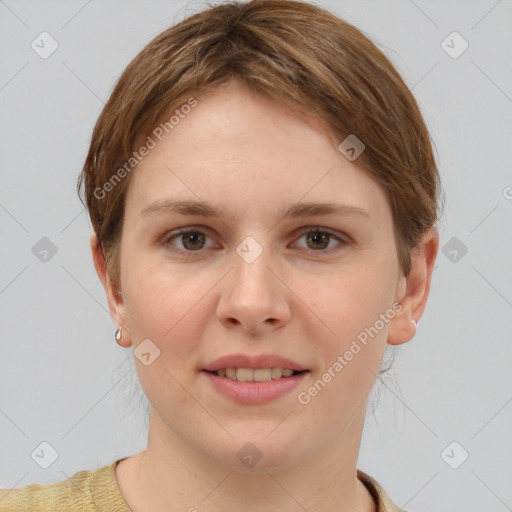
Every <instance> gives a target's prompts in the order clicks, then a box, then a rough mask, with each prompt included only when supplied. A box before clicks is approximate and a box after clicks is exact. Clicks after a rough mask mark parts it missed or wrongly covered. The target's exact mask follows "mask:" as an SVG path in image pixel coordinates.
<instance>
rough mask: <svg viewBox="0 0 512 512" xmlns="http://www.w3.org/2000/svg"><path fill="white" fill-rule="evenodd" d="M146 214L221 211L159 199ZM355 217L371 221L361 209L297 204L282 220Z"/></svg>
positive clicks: (207, 214)
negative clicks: (312, 217)
mask: <svg viewBox="0 0 512 512" xmlns="http://www.w3.org/2000/svg"><path fill="white" fill-rule="evenodd" d="M148 213H163V214H167V213H178V214H180V215H199V216H202V217H218V218H221V217H222V210H221V209H220V208H217V207H216V206H214V205H212V204H210V203H208V202H205V201H190V200H187V201H180V200H172V199H161V200H159V201H155V202H154V203H151V204H150V205H149V206H147V207H146V208H144V209H143V210H142V211H141V214H142V215H145V214H148ZM333 214H337V215H355V216H359V217H361V218H363V219H365V220H371V218H372V217H371V215H370V214H369V213H368V212H367V211H366V210H363V209H362V208H359V207H357V206H350V205H346V204H336V203H312V202H307V203H298V204H296V205H294V206H292V207H291V208H289V209H288V211H287V212H286V213H285V214H284V218H298V217H308V216H315V215H333Z"/></svg>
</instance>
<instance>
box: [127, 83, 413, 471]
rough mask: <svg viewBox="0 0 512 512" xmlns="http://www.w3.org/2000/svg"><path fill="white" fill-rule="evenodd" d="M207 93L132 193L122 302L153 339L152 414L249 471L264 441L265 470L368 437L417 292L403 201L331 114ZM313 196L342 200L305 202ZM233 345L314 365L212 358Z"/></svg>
mask: <svg viewBox="0 0 512 512" xmlns="http://www.w3.org/2000/svg"><path fill="white" fill-rule="evenodd" d="M196 99H197V101H198V103H197V106H195V107H194V108H192V109H190V110H191V111H190V113H188V114H187V115H184V116H182V117H183V118H182V117H181V116H180V120H179V123H178V124H176V125H175V126H174V128H173V129H172V131H171V132H170V134H169V135H166V136H165V137H163V138H162V140H161V141H158V139H157V138H155V137H153V138H154V139H155V141H156V142H157V145H156V147H155V148H153V149H151V150H150V151H149V154H148V155H147V156H146V157H144V158H143V160H142V161H141V162H140V164H139V165H138V167H137V169H136V170H134V171H133V175H132V176H131V177H130V180H131V181H130V185H129V189H128V194H127V198H126V199H127V200H126V210H125V219H124V225H123V233H122V241H121V253H120V266H121V274H120V275H121V281H120V285H121V288H122V299H121V302H120V303H119V304H118V312H119V315H120V316H119V319H120V320H119V321H120V323H121V325H124V326H125V331H124V336H128V335H129V336H130V337H131V341H132V343H133V347H134V349H135V353H136V354H138V355H140V354H139V352H143V353H145V354H146V355H144V356H142V357H141V358H140V359H139V358H136V365H137V371H138V375H139V378H140V381H141V384H142V387H143V389H144V392H145V393H146V395H147V397H148V400H149V402H150V404H151V407H152V416H151V421H152V425H151V426H150V429H151V428H153V429H154V431H155V432H156V431H158V432H159V435H160V436H161V437H162V439H167V440H169V441H172V440H178V439H179V440H180V442H184V443H186V444H187V446H189V447H192V448H193V449H196V450H197V451H198V452H199V453H201V454H202V455H205V454H207V455H208V456H210V457H212V458H213V460H214V461H216V462H218V463H221V464H224V465H226V466H228V467H231V468H237V469H238V470H241V469H243V468H244V464H245V465H246V466H247V467H249V466H248V465H247V464H246V463H245V462H243V457H240V454H242V455H246V454H249V455H251V453H250V452H251V450H254V452H255V453H261V455H262V458H261V460H260V461H259V462H258V464H257V465H256V468H255V470H257V469H268V468H271V467H272V468H277V467H280V468H285V467H288V466H292V465H296V464H300V463H302V462H303V461H306V460H312V459H313V458H314V457H321V456H325V454H326V453H332V452H333V451H334V452H336V450H340V449H341V447H342V446H346V445H343V443H342V440H343V439H346V438H347V435H348V436H349V437H350V433H351V432H352V433H353V434H354V436H355V437H357V433H358V434H360V430H361V428H362V422H363V417H364V411H365V405H366V401H367V398H368V394H369V392H370V390H371V387H372V385H373V383H374V381H375V378H376V374H377V373H378V370H379V367H380V364H381V360H382V356H383V351H384V349H385V346H386V340H387V336H388V330H389V329H390V326H392V325H393V323H394V322H396V321H397V320H396V317H397V316H399V314H398V310H399V308H400V306H398V307H397V306H396V304H395V307H393V304H394V303H395V301H397V302H398V301H400V300H401V299H402V298H403V294H404V290H405V286H404V284H405V279H404V278H403V277H401V273H400V271H399V265H398V258H397V252H396V248H395V242H394V235H393V219H392V214H391V209H390V206H389V204H388V201H387V199H386V196H385V194H384V191H383V189H382V188H381V187H380V186H379V185H378V184H377V183H376V182H374V181H373V180H372V179H370V178H369V177H368V176H367V175H366V174H365V173H363V172H362V171H361V170H360V169H359V168H358V167H357V159H356V160H354V161H350V160H349V159H347V158H346V157H345V156H344V155H343V154H341V153H340V152H339V151H338V150H337V144H339V143H340V142H341V140H339V141H332V140H330V139H329V138H328V137H327V136H326V135H325V133H324V132H323V131H322V130H321V129H320V128H319V126H318V125H316V124H315V123H306V122H305V121H304V120H301V119H299V118H298V117H296V116H295V115H294V114H293V113H292V112H290V111H288V110H286V109H284V108H282V107H279V106H277V105H276V104H274V103H273V102H271V101H269V100H266V99H263V98H261V97H258V96H254V95H252V94H251V93H250V92H248V91H247V90H246V89H244V88H243V87H241V86H239V85H237V84H231V86H230V87H229V88H222V89H219V90H217V91H214V92H212V91H210V92H209V93H207V94H205V95H203V96H199V97H197V98H196ZM187 111H188V109H187ZM164 133H165V132H164ZM175 202H189V203H191V204H192V203H194V204H197V205H203V209H204V210H206V208H204V205H206V203H207V204H208V206H209V207H211V208H214V209H215V211H216V212H218V215H217V216H216V215H207V214H206V213H208V212H206V211H203V212H201V211H200V209H199V208H196V210H197V211H196V212H195V213H194V212H192V211H191V210H190V209H188V210H187V209H186V208H182V209H181V210H180V209H178V208H173V207H172V203H175ZM313 203H314V204H330V205H333V206H334V207H335V208H339V210H338V211H334V212H332V213H328V214H322V213H321V212H320V211H317V212H316V213H315V211H314V208H310V209H309V211H308V209H306V208H304V207H303V205H305V204H308V205H310V204H313ZM289 211H291V213H290V214H287V213H288V212H289ZM293 213H295V215H294V214H293ZM185 228H186V229H190V230H192V231H193V233H192V234H188V235H184V234H178V230H180V229H185ZM397 308H398V309H397ZM393 317H395V320H392V319H393ZM365 329H366V331H365ZM365 332H366V337H365V335H364V334H363V333H365ZM128 333H129V334H128ZM369 333H371V335H370V334H369ZM365 338H366V339H365ZM363 339H365V343H363V341H362V340H363ZM143 340H150V341H149V342H148V341H144V343H145V345H141V347H140V348H139V349H137V347H138V346H139V344H140V343H141V342H143ZM156 347H157V348H156ZM357 347H359V350H358V348H357ZM158 350H159V355H158V357H156V358H155V355H157V354H158ZM148 354H149V355H148ZM350 354H352V356H350ZM230 355H246V356H248V357H249V358H250V357H257V356H260V355H267V356H276V357H277V356H279V357H282V358H286V359H288V360H290V361H292V362H293V363H295V364H296V365H298V366H299V367H300V368H303V369H305V370H307V371H306V372H304V373H301V374H300V375H299V376H297V377H285V376H283V377H281V379H279V380H278V379H276V380H274V381H270V382H266V383H265V382H264V383H263V384H255V383H247V382H246V383H244V382H240V383H239V384H237V383H236V382H235V381H233V380H230V381H228V382H226V381H227V378H226V377H221V376H213V375H212V374H209V373H208V372H207V371H205V368H207V367H210V365H212V363H214V362H215V361H216V360H217V359H219V358H221V357H224V356H230ZM141 359H142V360H141ZM337 362H338V364H336V363H337ZM144 363H146V364H144ZM148 363H149V364H148ZM219 364H220V366H221V367H226V364H223V363H219ZM228 365H230V366H232V365H235V363H228ZM236 366H238V367H241V368H244V367H251V366H252V367H259V368H260V369H262V368H261V367H266V368H269V367H272V366H274V367H287V366H291V364H287V363H279V362H272V361H264V360H260V361H258V360H250V359H249V360H248V362H246V363H243V362H241V363H239V364H236ZM340 366H341V368H340ZM256 375H257V378H268V375H269V374H268V372H265V371H261V372H256ZM274 375H277V373H275V374H274ZM326 375H327V376H326ZM238 376H239V377H240V378H242V379H244V378H251V377H252V373H251V372H244V371H242V372H239V375H238ZM248 376H249V377H248ZM329 376H330V378H329ZM285 379H290V380H288V381H285ZM318 381H321V383H320V384H319V382H318ZM315 382H316V383H317V385H316V388H315ZM283 384H284V385H283ZM249 387H251V388H253V390H252V392H247V389H248V388H249ZM257 387H259V388H260V390H259V391H258V390H255V388H257ZM263 388H265V389H263ZM226 390H231V391H226ZM276 390H280V392H281V394H279V393H278V394H277V396H272V393H277V391H276ZM315 390H316V392H315ZM150 435H151V434H150ZM248 442H250V443H252V444H253V445H254V446H255V447H256V448H254V447H249V446H246V443H248ZM240 450H242V451H240ZM244 450H245V451H244ZM237 454H238V457H237Z"/></svg>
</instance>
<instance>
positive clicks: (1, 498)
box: [0, 461, 130, 512]
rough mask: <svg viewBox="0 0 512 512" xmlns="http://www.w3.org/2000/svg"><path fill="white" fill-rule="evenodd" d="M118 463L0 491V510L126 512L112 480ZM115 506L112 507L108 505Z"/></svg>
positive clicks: (127, 511) (5, 511)
mask: <svg viewBox="0 0 512 512" xmlns="http://www.w3.org/2000/svg"><path fill="white" fill-rule="evenodd" d="M117 462H118V461H115V462H113V463H112V464H109V465H108V466H103V467H101V468H99V469H96V470H86V471H79V472H77V473H75V474H74V475H73V476H71V477H70V478H68V479H66V480H62V481H60V482H55V483H52V484H48V485H41V484H29V485H26V486H25V487H19V488H17V489H0V511H2V512H14V511H28V510H30V511H32V512H43V511H44V512H47V511H49V510H51V511H52V512H61V511H62V512H64V511H65V512H75V511H76V512H93V511H94V512H98V511H101V510H107V509H105V507H104V505H105V504H108V506H109V508H108V510H111V511H114V510H115V511H116V512H117V511H119V512H130V511H129V509H128V507H127V506H126V503H124V500H123V499H122V497H121V495H120V493H119V488H118V487H117V483H116V478H115V466H116V464H117ZM113 504H114V505H115V504H117V506H116V508H112V505H113Z"/></svg>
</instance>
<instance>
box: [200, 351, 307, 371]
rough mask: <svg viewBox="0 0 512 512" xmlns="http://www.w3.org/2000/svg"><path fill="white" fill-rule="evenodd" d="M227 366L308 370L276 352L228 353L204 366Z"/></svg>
mask: <svg viewBox="0 0 512 512" xmlns="http://www.w3.org/2000/svg"><path fill="white" fill-rule="evenodd" d="M226 368H248V369H252V370H258V369H265V368H286V369H289V370H294V371H296V372H302V371H305V370H307V368H305V367H303V366H302V365H300V364H299V363H297V362H295V361H292V360H291V359H288V358H286V357H282V356H279V355H276V354H260V355H257V356H250V355H248V354H231V355H226V356H222V357H220V358H218V359H216V360H215V361H213V362H211V363H209V364H208V365H206V366H205V367H204V368H203V370H205V371H208V372H216V371H217V370H225V369H226Z"/></svg>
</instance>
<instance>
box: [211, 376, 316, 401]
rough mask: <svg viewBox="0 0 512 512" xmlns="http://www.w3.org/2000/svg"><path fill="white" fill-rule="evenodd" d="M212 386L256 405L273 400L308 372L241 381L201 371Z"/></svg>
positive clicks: (299, 381) (223, 392)
mask: <svg viewBox="0 0 512 512" xmlns="http://www.w3.org/2000/svg"><path fill="white" fill-rule="evenodd" d="M202 373H204V374H205V375H206V376H207V377H208V379H210V382H211V383H212V385H213V387H214V388H215V389H216V390H217V391H219V392H220V393H222V394H223V395H224V396H227V397H228V398H231V399H233V400H235V401H237V402H239V403H241V404H248V405H257V404H262V403H265V402H269V401H270V400H275V399H276V398H279V397H281V396H283V395H286V393H289V392H290V391H292V390H293V389H295V388H296V387H297V386H298V385H299V384H300V383H301V382H302V381H303V380H304V378H305V377H306V375H307V374H308V373H309V372H308V371H306V372H302V373H297V374H295V375H292V376H291V377H282V378H280V379H274V380H269V381H266V382H241V381H238V380H234V379H229V378H227V377H220V376H219V375H217V374H215V373H210V372H207V371H203V372H202Z"/></svg>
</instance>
